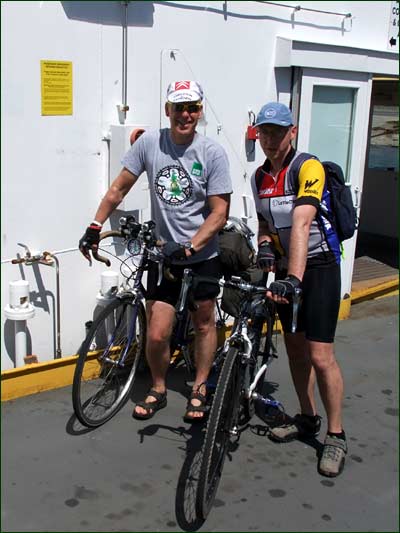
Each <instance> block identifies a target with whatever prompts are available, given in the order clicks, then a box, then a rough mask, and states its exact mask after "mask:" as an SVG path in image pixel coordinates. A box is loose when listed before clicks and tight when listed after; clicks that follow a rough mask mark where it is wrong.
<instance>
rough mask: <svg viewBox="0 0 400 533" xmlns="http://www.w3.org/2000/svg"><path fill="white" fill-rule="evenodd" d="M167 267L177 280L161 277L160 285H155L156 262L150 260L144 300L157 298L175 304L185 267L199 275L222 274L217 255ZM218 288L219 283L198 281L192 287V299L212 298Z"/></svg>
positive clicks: (217, 292)
mask: <svg viewBox="0 0 400 533" xmlns="http://www.w3.org/2000/svg"><path fill="white" fill-rule="evenodd" d="M169 268H170V271H171V274H173V276H174V277H175V278H177V281H170V280H168V279H166V278H165V277H163V278H162V280H161V283H160V285H158V286H157V281H158V264H157V263H154V262H153V261H150V263H149V271H148V275H147V296H146V300H157V301H160V302H166V303H168V304H170V305H172V306H175V305H176V303H177V301H178V299H179V294H180V291H181V285H182V282H181V281H182V277H183V271H184V270H185V268H190V269H191V270H193V272H195V273H196V274H199V275H201V276H210V277H213V278H218V279H219V278H220V277H221V276H222V273H221V264H220V260H219V257H218V256H217V257H213V258H212V259H207V260H206V261H201V262H199V263H191V264H190V265H188V264H186V265H182V266H181V265H171V266H170V267H169ZM219 290H220V288H219V285H217V284H216V283H204V282H201V283H198V284H196V286H195V287H194V289H193V299H194V300H198V301H202V300H213V299H214V298H216V297H217V296H218V294H219Z"/></svg>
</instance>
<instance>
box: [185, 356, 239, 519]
mask: <svg viewBox="0 0 400 533" xmlns="http://www.w3.org/2000/svg"><path fill="white" fill-rule="evenodd" d="M240 388H241V379H240V357H239V350H238V349H237V348H229V350H228V352H227V354H226V358H225V361H224V364H223V367H222V370H221V374H220V376H219V379H218V383H217V387H216V390H215V395H214V400H213V403H212V407H211V411H210V416H209V419H208V424H207V430H206V436H205V440H204V444H203V449H202V458H201V465H200V471H199V481H198V485H197V493H196V511H197V514H198V515H199V516H200V517H201V518H203V519H206V517H207V515H208V513H209V512H210V509H211V506H212V504H213V502H214V498H215V495H216V492H217V488H218V484H219V481H220V479H221V476H222V469H223V466H224V462H225V457H226V454H227V452H228V449H229V443H230V437H231V430H232V428H233V426H234V424H235V423H236V418H237V415H238V410H239V405H240Z"/></svg>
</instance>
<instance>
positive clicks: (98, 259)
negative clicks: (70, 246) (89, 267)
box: [92, 250, 111, 267]
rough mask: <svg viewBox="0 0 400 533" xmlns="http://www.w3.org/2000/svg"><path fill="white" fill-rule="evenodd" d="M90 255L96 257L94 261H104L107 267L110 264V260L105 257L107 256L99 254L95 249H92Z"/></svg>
mask: <svg viewBox="0 0 400 533" xmlns="http://www.w3.org/2000/svg"><path fill="white" fill-rule="evenodd" d="M92 255H93V258H94V259H96V261H99V262H100V263H105V264H106V265H107V266H108V267H109V266H111V261H110V260H109V259H107V257H103V256H102V255H99V254H98V252H97V250H92Z"/></svg>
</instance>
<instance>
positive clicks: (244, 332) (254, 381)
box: [196, 277, 301, 519]
mask: <svg viewBox="0 0 400 533" xmlns="http://www.w3.org/2000/svg"><path fill="white" fill-rule="evenodd" d="M220 283H221V284H223V285H224V286H226V287H229V288H230V289H234V290H235V291H239V292H240V294H241V296H242V298H241V303H240V311H239V315H238V318H237V320H236V322H235V324H234V327H233V329H232V334H231V336H230V337H229V338H228V339H227V340H226V342H225V346H224V349H223V359H224V361H223V365H222V369H221V371H220V374H219V377H218V381H217V385H216V389H215V394H214V398H213V403H212V406H211V410H210V415H209V418H208V423H207V429H206V434H205V438H204V443H203V447H202V452H201V463H200V469H199V478H198V484H197V491H196V512H197V515H198V516H199V517H200V518H202V519H205V518H206V517H207V516H208V513H209V512H210V509H211V506H212V504H213V502H214V499H215V495H216V492H217V488H218V484H219V481H220V479H221V476H222V470H223V466H224V461H225V458H226V455H227V453H228V451H229V449H230V444H231V441H232V439H238V438H239V435H240V432H241V430H242V429H244V428H245V427H246V425H247V424H248V422H249V421H250V419H251V417H252V416H253V415H254V412H255V406H256V402H261V403H262V404H263V405H264V406H273V407H274V408H276V409H278V410H280V411H282V412H284V408H283V405H282V404H281V403H280V402H279V401H277V400H274V399H271V398H269V397H265V396H264V395H263V384H264V380H265V375H266V372H267V370H268V367H269V365H270V363H271V361H272V360H273V359H274V358H276V357H277V352H276V348H275V345H274V343H273V335H272V334H273V330H274V324H275V316H276V313H275V304H274V303H273V302H272V301H271V300H269V299H267V298H266V291H267V289H266V287H265V286H264V287H263V286H257V285H252V284H250V283H247V282H245V281H244V280H243V279H242V278H240V277H232V278H231V280H230V281H225V282H224V281H223V280H221V282H220ZM300 296H301V291H300V290H297V292H296V294H295V295H294V297H293V321H292V331H295V329H296V322H297V309H298V305H299V301H300Z"/></svg>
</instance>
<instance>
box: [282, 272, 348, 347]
mask: <svg viewBox="0 0 400 533" xmlns="http://www.w3.org/2000/svg"><path fill="white" fill-rule="evenodd" d="M285 276H286V272H277V274H276V279H283V278H284V277H285ZM301 288H302V291H303V293H302V303H301V306H300V309H299V314H298V317H297V331H298V332H304V333H305V336H306V339H308V340H310V341H317V342H327V343H332V342H333V341H334V338H335V331H336V325H337V321H338V315H339V307H340V290H341V289H340V288H341V278H340V265H337V264H331V265H326V266H325V265H324V266H318V267H314V268H312V267H311V268H307V269H306V271H305V273H304V277H303V281H302V284H301ZM277 311H278V314H279V318H280V320H281V323H282V327H283V331H285V332H290V331H291V323H292V306H291V305H290V304H280V305H277Z"/></svg>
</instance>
